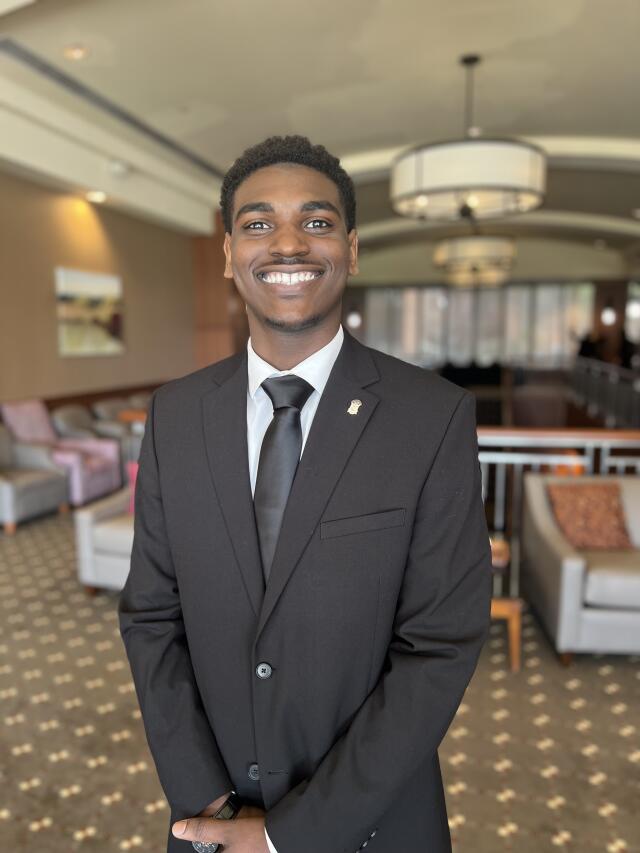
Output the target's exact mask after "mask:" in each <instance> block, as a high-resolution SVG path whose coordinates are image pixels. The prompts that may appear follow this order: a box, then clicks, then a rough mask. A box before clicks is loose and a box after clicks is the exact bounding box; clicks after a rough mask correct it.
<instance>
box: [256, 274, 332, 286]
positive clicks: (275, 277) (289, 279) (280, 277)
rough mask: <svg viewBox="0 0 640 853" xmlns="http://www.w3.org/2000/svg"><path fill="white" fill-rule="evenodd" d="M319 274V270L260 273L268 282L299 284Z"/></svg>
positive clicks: (263, 279)
mask: <svg viewBox="0 0 640 853" xmlns="http://www.w3.org/2000/svg"><path fill="white" fill-rule="evenodd" d="M319 275H320V273H318V272H292V273H288V272H265V273H261V274H260V278H261V279H262V281H264V282H266V283H267V284H299V283H300V282H301V281H312V280H313V279H314V278H317V277H318V276H319Z"/></svg>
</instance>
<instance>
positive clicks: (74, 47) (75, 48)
mask: <svg viewBox="0 0 640 853" xmlns="http://www.w3.org/2000/svg"><path fill="white" fill-rule="evenodd" d="M88 54H89V51H88V50H87V48H86V47H85V46H84V45H83V44H68V45H67V46H66V47H65V49H64V55H65V57H66V58H67V59H70V60H72V61H73V62H80V61H81V60H83V59H86V57H87V56H88Z"/></svg>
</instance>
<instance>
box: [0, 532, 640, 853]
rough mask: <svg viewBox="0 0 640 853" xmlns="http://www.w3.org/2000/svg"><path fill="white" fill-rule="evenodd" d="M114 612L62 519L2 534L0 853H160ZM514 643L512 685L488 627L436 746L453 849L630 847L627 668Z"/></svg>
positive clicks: (501, 643)
mask: <svg viewBox="0 0 640 853" xmlns="http://www.w3.org/2000/svg"><path fill="white" fill-rule="evenodd" d="M116 603H117V596H116V595H114V594H109V593H106V594H105V593H103V594H100V595H99V596H97V597H96V598H94V599H90V598H87V597H86V595H85V593H84V591H83V590H82V589H81V588H80V587H79V586H78V583H77V580H76V574H75V558H74V537H73V518H72V516H67V517H65V516H61V517H55V518H47V519H44V520H39V521H34V522H32V523H30V524H25V525H24V526H22V527H20V528H19V529H18V533H17V534H16V535H15V536H14V537H7V536H4V535H3V534H0V605H1V613H2V618H1V619H0V732H1V738H0V782H1V788H0V790H1V791H2V793H1V795H0V849H1V850H2V851H7V853H9V851H11V853H15V851H27V850H38V851H44V853H70V851H76V850H77V851H90V850H93V851H105V853H106V851H110V852H111V851H114V853H115V851H123V850H133V851H135V850H142V849H144V850H146V851H152V852H153V853H162V851H163V850H164V846H163V845H164V840H165V826H166V823H167V820H168V809H167V804H166V802H165V799H164V796H163V793H162V789H161V788H160V785H159V783H158V781H157V778H156V775H155V770H154V766H153V762H152V760H151V757H150V755H149V752H148V749H147V745H146V741H145V738H144V732H143V728H142V721H141V719H140V714H139V711H138V709H137V702H136V697H135V692H134V689H133V684H132V681H131V677H130V673H129V668H128V664H127V660H126V656H125V653H124V648H123V646H122V642H121V639H120V635H119V632H118V622H117V613H116ZM524 634H525V636H524V641H523V643H524V647H523V662H524V665H523V669H522V672H521V673H519V674H517V675H513V674H511V673H510V672H509V670H508V666H507V664H508V661H507V656H506V637H505V632H504V627H503V626H502V625H500V624H496V625H494V626H492V632H491V637H490V640H489V642H488V644H487V646H486V647H485V649H484V651H483V654H482V658H481V662H480V665H479V668H478V672H477V673H476V676H475V677H474V679H473V681H472V683H471V685H470V687H469V689H468V691H467V693H466V696H465V699H464V702H463V704H462V705H461V707H460V710H459V713H458V715H457V718H456V720H455V721H454V723H453V725H452V726H451V729H450V730H449V733H448V735H447V737H446V740H445V743H444V744H443V747H442V749H441V759H442V768H443V774H444V779H445V784H446V790H447V801H448V809H449V818H450V824H451V831H452V836H453V839H454V849H455V851H456V853H471V851H473V853H499V852H500V851H504V850H517V851H518V853H539V851H545V850H576V851H578V850H580V851H587V853H590V851H596V850H598V851H608V853H622V851H632V850H634V851H640V819H639V818H638V806H639V804H640V739H639V734H640V714H639V711H638V709H639V708H640V667H639V666H638V664H639V659H638V658H637V657H633V658H632V657H614V656H606V657H605V656H596V657H590V656H582V657H578V658H577V659H576V660H575V662H574V664H573V666H571V667H570V668H569V669H564V668H562V667H561V666H560V665H559V664H558V663H557V661H556V659H555V657H554V655H553V653H552V651H551V649H550V647H549V644H548V642H547V640H546V639H545V637H544V636H543V635H542V633H541V631H540V629H539V628H538V625H537V623H536V622H535V620H534V619H533V617H532V616H531V615H530V614H526V616H525V631H524ZM371 849H372V851H373V847H372V848H371ZM425 850H428V844H427V845H426V846H425ZM301 853H303V851H301ZM398 853H403V851H401V850H399V851H398Z"/></svg>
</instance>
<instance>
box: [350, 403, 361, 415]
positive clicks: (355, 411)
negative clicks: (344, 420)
mask: <svg viewBox="0 0 640 853" xmlns="http://www.w3.org/2000/svg"><path fill="white" fill-rule="evenodd" d="M361 405H362V400H352V401H351V403H350V405H349V408H348V409H347V414H349V415H357V414H358V409H359V408H360V406H361Z"/></svg>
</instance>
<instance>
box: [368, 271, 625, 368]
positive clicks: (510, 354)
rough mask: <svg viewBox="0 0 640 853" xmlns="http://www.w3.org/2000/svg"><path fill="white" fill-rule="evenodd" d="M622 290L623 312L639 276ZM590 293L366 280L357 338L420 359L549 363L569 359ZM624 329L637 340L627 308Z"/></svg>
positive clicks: (428, 362)
mask: <svg viewBox="0 0 640 853" xmlns="http://www.w3.org/2000/svg"><path fill="white" fill-rule="evenodd" d="M634 288H635V289H634ZM629 292H630V297H631V294H632V293H633V294H634V296H633V298H634V299H635V300H636V304H637V306H638V308H637V309H632V311H631V315H633V314H634V311H636V310H637V311H638V313H639V314H640V284H632V285H630V290H629ZM593 301H594V286H593V285H592V284H589V283H578V284H546V283H545V284H513V285H507V286H506V287H499V288H486V289H482V288H479V289H462V288H446V287H404V288H403V287H371V288H368V290H367V293H366V297H365V329H366V332H365V338H366V343H367V344H369V346H372V347H375V348H376V349H381V350H383V351H384V352H388V353H391V354H392V355H395V356H397V357H398V358H402V359H404V360H405V361H409V362H413V363H415V364H422V365H424V366H425V367H438V366H440V365H442V364H444V363H445V362H447V361H449V362H451V363H452V364H455V365H461V366H462V365H466V364H470V363H471V362H472V361H475V362H476V363H477V364H480V365H488V364H492V363H494V362H496V361H498V362H501V363H503V364H521V365H524V364H534V365H539V366H549V367H551V366H554V367H556V366H562V365H565V364H567V363H569V362H570V361H571V360H572V359H573V356H574V355H575V353H576V351H577V349H578V346H579V341H580V338H581V337H583V336H584V335H585V334H587V332H589V331H590V329H591V323H592V316H593ZM627 330H628V331H627V334H628V335H629V337H632V339H635V340H637V341H640V316H639V317H637V318H636V317H634V316H630V314H629V312H627ZM634 335H635V338H634V337H633V336H634Z"/></svg>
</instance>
